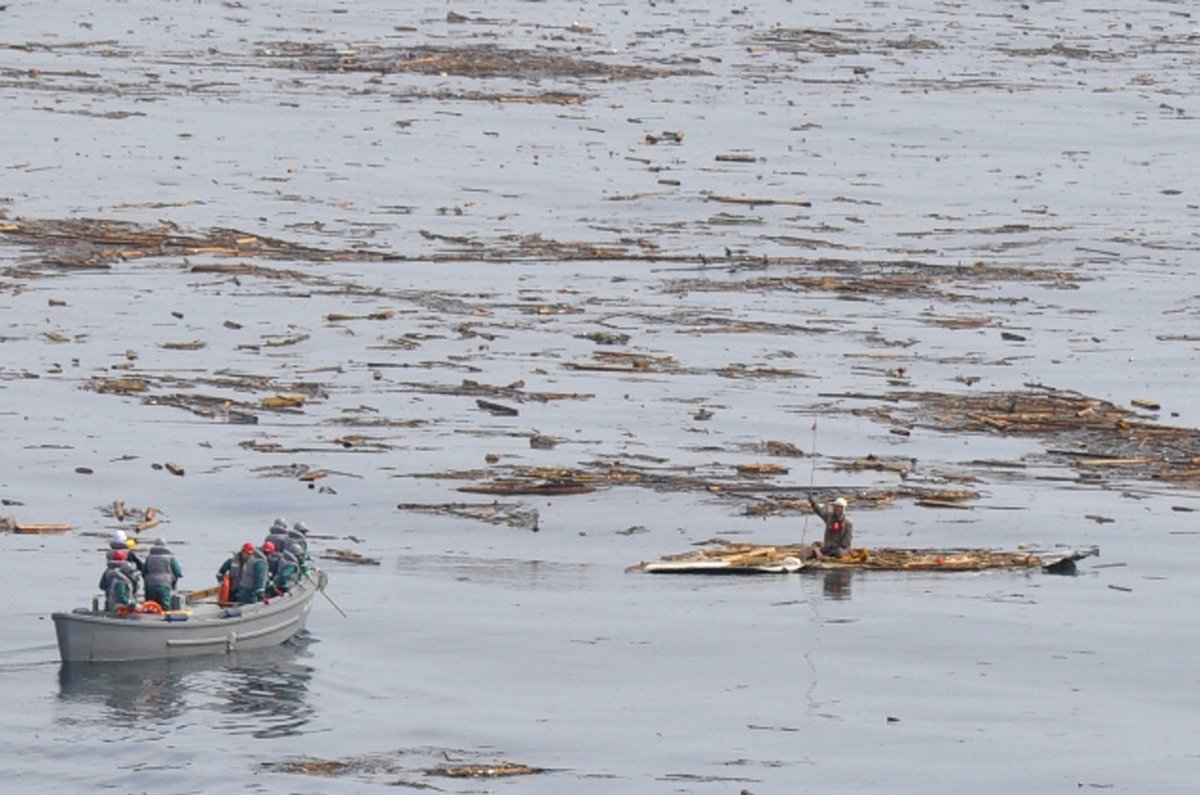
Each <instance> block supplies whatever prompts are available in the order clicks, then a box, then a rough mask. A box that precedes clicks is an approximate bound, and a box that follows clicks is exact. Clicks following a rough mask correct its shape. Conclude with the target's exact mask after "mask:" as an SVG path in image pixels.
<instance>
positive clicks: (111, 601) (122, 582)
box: [106, 569, 133, 610]
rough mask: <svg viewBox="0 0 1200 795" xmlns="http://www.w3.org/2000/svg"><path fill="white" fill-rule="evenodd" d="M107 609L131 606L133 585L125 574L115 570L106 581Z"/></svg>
mask: <svg viewBox="0 0 1200 795" xmlns="http://www.w3.org/2000/svg"><path fill="white" fill-rule="evenodd" d="M106 596H107V598H108V609H109V610H116V609H117V607H119V606H120V605H131V604H133V584H132V583H131V582H130V581H129V578H128V577H126V576H125V572H123V571H121V570H120V569H116V570H114V571H113V573H112V577H110V578H109V580H108V592H107V594H106Z"/></svg>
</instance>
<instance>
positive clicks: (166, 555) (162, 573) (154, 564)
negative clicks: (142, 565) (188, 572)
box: [146, 546, 175, 588]
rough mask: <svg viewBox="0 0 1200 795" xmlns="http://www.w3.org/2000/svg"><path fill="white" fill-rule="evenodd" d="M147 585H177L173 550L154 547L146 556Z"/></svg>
mask: <svg viewBox="0 0 1200 795" xmlns="http://www.w3.org/2000/svg"><path fill="white" fill-rule="evenodd" d="M146 585H156V586H165V585H169V586H171V587H172V588H174V587H175V571H174V567H173V566H172V565H171V550H169V549H167V548H166V547H159V546H156V547H152V548H151V549H150V554H149V555H147V556H146Z"/></svg>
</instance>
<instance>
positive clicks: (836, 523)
mask: <svg viewBox="0 0 1200 795" xmlns="http://www.w3.org/2000/svg"><path fill="white" fill-rule="evenodd" d="M844 526H845V525H844V524H843V523H842V520H840V519H834V520H833V521H832V522H830V523H829V529H830V530H832V531H833V532H835V533H840V532H842V528H843V527H844Z"/></svg>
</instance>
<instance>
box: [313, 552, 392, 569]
mask: <svg viewBox="0 0 1200 795" xmlns="http://www.w3.org/2000/svg"><path fill="white" fill-rule="evenodd" d="M321 557H322V558H324V559H325V560H340V561H341V562H342V563H357V564H358V565H360V566H378V565H379V561H378V560H376V559H375V558H368V557H367V556H366V555H360V554H359V553H357V552H355V551H354V550H352V549H327V550H325V551H324V552H322V553H321Z"/></svg>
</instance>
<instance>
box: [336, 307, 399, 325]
mask: <svg viewBox="0 0 1200 795" xmlns="http://www.w3.org/2000/svg"><path fill="white" fill-rule="evenodd" d="M395 316H396V312H395V310H393V309H384V310H382V311H379V312H370V313H368V314H365V315H344V314H341V313H339V312H330V313H329V314H328V315H326V316H325V321H326V322H328V323H345V322H346V321H349V320H391V319H392V318H394V317H395Z"/></svg>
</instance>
